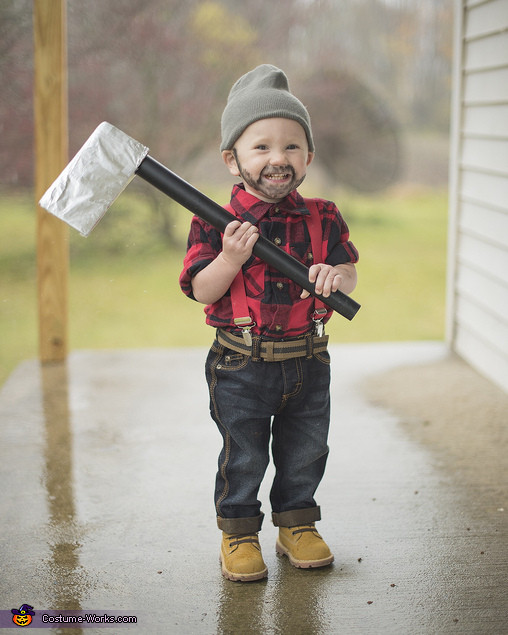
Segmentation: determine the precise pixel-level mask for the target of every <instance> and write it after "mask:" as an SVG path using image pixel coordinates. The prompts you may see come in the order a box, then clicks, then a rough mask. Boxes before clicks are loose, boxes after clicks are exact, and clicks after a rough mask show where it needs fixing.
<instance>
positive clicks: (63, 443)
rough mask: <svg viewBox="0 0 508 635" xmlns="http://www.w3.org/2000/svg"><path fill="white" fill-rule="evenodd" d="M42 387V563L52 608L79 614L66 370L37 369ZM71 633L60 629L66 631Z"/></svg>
mask: <svg viewBox="0 0 508 635" xmlns="http://www.w3.org/2000/svg"><path fill="white" fill-rule="evenodd" d="M41 387H42V405H43V412H44V424H45V436H46V439H45V440H46V443H45V450H44V460H45V473H44V476H45V486H46V492H47V500H48V509H49V525H48V535H49V542H50V550H51V557H50V559H49V562H48V563H47V564H48V566H49V574H50V575H49V577H50V580H51V582H52V589H49V593H50V595H52V606H51V608H52V609H57V610H75V611H79V610H81V609H82V606H81V595H82V589H83V585H84V584H85V582H86V580H85V579H84V576H85V574H84V572H83V569H82V567H81V566H80V563H79V551H80V548H81V541H80V531H79V527H78V524H77V518H76V508H75V501H74V490H73V473H72V456H73V455H72V430H71V417H70V408H69V382H68V373H67V365H66V364H65V363H57V364H45V365H42V366H41ZM58 630H59V629H58ZM70 630H71V629H65V631H66V632H69V631H70ZM57 632H58V631H57ZM72 632H73V633H76V634H80V633H82V632H83V629H81V628H79V627H76V628H72Z"/></svg>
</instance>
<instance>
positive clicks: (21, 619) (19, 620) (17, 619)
mask: <svg viewBox="0 0 508 635" xmlns="http://www.w3.org/2000/svg"><path fill="white" fill-rule="evenodd" d="M32 609H33V606H30V604H22V605H21V606H20V607H19V609H11V613H12V621H13V622H14V624H16V626H28V625H29V624H30V622H31V621H32V616H33V615H35V612H34V611H33V610H32Z"/></svg>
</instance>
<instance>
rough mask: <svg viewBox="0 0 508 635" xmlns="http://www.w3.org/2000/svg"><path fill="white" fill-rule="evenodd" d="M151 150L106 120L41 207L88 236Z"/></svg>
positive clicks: (60, 177)
mask: <svg viewBox="0 0 508 635" xmlns="http://www.w3.org/2000/svg"><path fill="white" fill-rule="evenodd" d="M148 151H149V149H148V148H147V147H146V146H144V145H143V144H141V143H139V141H136V140H135V139H133V138H132V137H129V136H128V135H126V134H125V133H124V132H122V131H121V130H119V129H118V128H115V126H113V125H111V124H110V123H107V122H106V121H104V122H103V123H101V124H100V125H99V126H97V128H96V129H95V130H94V131H93V133H92V134H91V135H90V137H89V138H88V139H87V140H86V141H85V143H84V144H83V147H82V148H81V149H80V150H79V152H78V153H77V154H76V156H75V157H74V158H73V159H72V161H71V162H70V163H69V164H68V165H67V166H66V167H65V169H64V170H63V171H62V173H61V174H60V175H59V176H58V177H57V179H56V180H55V181H54V183H53V184H52V185H51V186H50V188H49V189H48V190H47V191H46V192H45V194H44V195H43V196H42V198H41V200H40V201H39V204H40V206H41V207H43V208H44V209H46V210H47V211H48V212H51V214H54V215H55V216H57V217H58V218H60V219H61V220H63V221H65V222H66V223H67V224H68V225H70V226H71V227H74V229H77V230H78V231H79V232H80V234H81V235H82V236H88V234H90V232H91V231H92V229H93V228H94V227H95V226H96V225H97V223H98V222H99V221H100V220H101V218H102V217H103V216H104V214H105V213H106V212H107V211H108V209H109V208H110V207H111V205H112V204H113V202H114V201H115V199H116V198H117V197H118V196H119V195H120V194H121V193H122V192H123V190H124V189H125V188H126V187H127V185H128V184H129V183H130V181H131V180H132V179H133V177H134V175H135V173H136V170H137V169H138V167H139V166H140V164H141V162H142V161H143V159H144V158H145V157H146V155H147V154H148Z"/></svg>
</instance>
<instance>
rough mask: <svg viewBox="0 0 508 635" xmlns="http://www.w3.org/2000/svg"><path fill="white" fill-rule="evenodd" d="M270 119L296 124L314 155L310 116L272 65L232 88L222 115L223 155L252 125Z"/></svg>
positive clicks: (251, 72) (281, 74)
mask: <svg viewBox="0 0 508 635" xmlns="http://www.w3.org/2000/svg"><path fill="white" fill-rule="evenodd" d="M271 117H283V118H284V119H293V120H294V121H297V122H298V123H299V124H300V125H301V126H302V127H303V129H304V130H305V134H306V135H307V142H308V144H309V152H314V141H313V139H312V130H311V126H310V117H309V113H308V112H307V109H306V108H305V106H304V105H303V104H302V102H301V101H300V100H299V99H297V98H296V97H295V96H294V95H293V94H292V93H290V92H289V84H288V78H287V77H286V75H285V74H284V72H283V71H281V70H280V69H279V68H277V67H276V66H272V65H271V64H261V66H258V67H257V68H255V69H254V70H252V71H249V72H248V73H246V74H245V75H243V76H242V77H240V79H239V80H238V81H237V82H236V83H235V84H234V85H233V88H232V89H231V91H230V93H229V97H228V102H227V104H226V108H225V109H224V112H223V113H222V120H221V130H222V143H221V146H220V149H221V152H222V151H223V150H231V149H232V148H233V146H234V144H235V142H236V140H237V139H238V137H239V136H240V135H241V134H242V132H243V131H244V130H245V128H247V126H250V124H251V123H254V122H255V121H258V120H259V119H269V118H271Z"/></svg>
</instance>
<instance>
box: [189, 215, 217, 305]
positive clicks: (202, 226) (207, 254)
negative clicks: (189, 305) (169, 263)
mask: <svg viewBox="0 0 508 635" xmlns="http://www.w3.org/2000/svg"><path fill="white" fill-rule="evenodd" d="M221 250H222V237H221V234H220V232H218V231H217V230H216V229H215V228H213V227H212V226H211V225H209V224H208V223H206V222H205V221H203V220H201V219H200V218H198V217H197V216H194V218H193V219H192V222H191V227H190V231H189V237H188V240H187V253H186V254H185V258H184V260H183V270H182V272H181V274H180V278H179V282H180V288H181V290H182V291H183V293H185V295H187V296H188V297H189V298H192V299H193V300H195V298H194V294H193V293H192V278H193V277H194V276H195V275H196V274H197V273H198V272H199V271H201V270H202V269H204V268H205V267H206V266H207V265H209V264H210V263H211V262H212V261H213V260H215V258H216V257H217V255H218V254H219V252H220V251H221Z"/></svg>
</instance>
